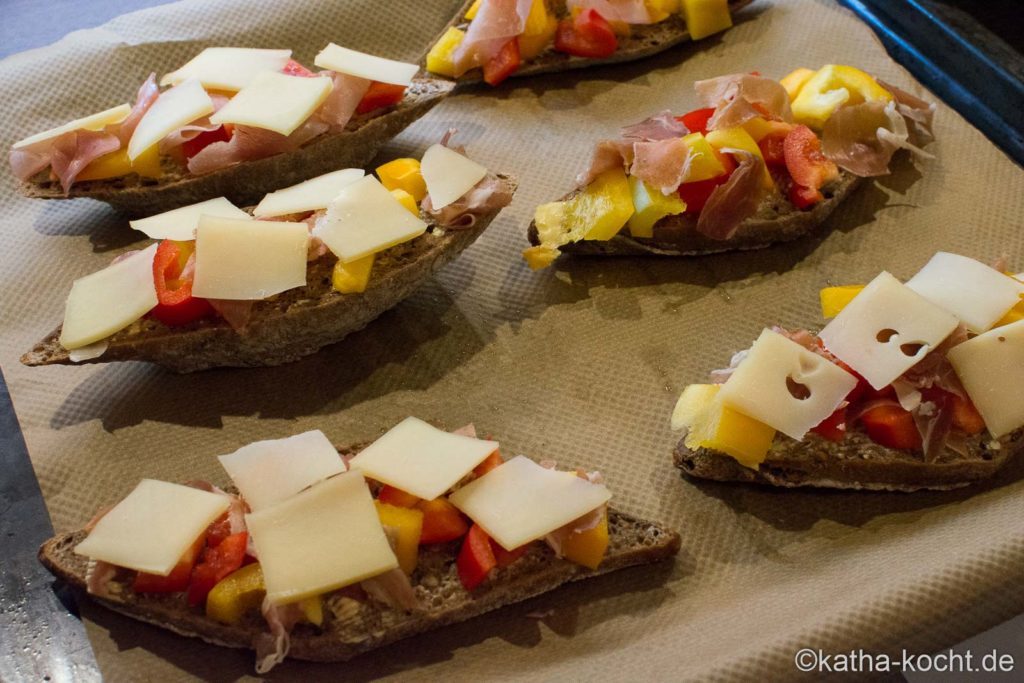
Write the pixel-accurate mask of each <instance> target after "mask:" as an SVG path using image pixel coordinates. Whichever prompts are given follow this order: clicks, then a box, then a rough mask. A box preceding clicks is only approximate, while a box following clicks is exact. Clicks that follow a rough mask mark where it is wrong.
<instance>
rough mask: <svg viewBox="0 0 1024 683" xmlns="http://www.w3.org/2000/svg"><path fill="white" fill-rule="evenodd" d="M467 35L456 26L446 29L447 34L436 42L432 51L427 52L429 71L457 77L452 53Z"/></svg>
mask: <svg viewBox="0 0 1024 683" xmlns="http://www.w3.org/2000/svg"><path fill="white" fill-rule="evenodd" d="M465 37H466V32H465V31H462V30H459V29H457V28H455V27H454V26H452V27H451V28H449V29H448V30H447V31H445V34H444V35H443V36H441V38H440V39H439V40H438V41H437V42H436V43H434V46H433V47H432V48H430V52H428V53H427V71H430V72H432V73H435V74H440V75H441V76H448V77H449V78H455V62H454V61H453V60H452V53H453V52H455V48H457V47H458V46H459V45H460V44H461V43H462V39H463V38H465Z"/></svg>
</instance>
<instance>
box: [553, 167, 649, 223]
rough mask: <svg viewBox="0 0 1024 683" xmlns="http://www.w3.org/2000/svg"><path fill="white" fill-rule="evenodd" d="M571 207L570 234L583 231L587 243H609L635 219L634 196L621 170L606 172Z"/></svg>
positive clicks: (580, 194) (573, 201)
mask: <svg viewBox="0 0 1024 683" xmlns="http://www.w3.org/2000/svg"><path fill="white" fill-rule="evenodd" d="M568 204H569V207H567V208H568V210H567V212H566V218H567V219H568V222H569V225H570V228H569V232H570V233H576V232H577V231H579V230H583V231H585V232H584V233H583V239H585V240H599V241H605V240H610V239H611V238H613V237H615V235H617V234H618V233H619V231H620V230H622V227H623V226H624V225H625V224H626V221H628V220H629V217H630V216H632V215H633V193H632V192H630V190H629V181H628V180H626V172H625V171H624V170H622V169H621V168H613V169H611V170H609V171H605V172H604V173H602V174H600V175H598V176H597V178H595V179H594V181H593V182H591V183H590V184H589V185H587V186H586V187H585V188H583V191H582V192H580V193H579V194H577V195H576V196H575V197H573V198H572V199H570V200H569V201H568Z"/></svg>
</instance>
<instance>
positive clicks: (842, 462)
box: [673, 429, 1024, 492]
mask: <svg viewBox="0 0 1024 683" xmlns="http://www.w3.org/2000/svg"><path fill="white" fill-rule="evenodd" d="M683 441H684V440H682V439H681V440H680V441H679V443H678V444H677V445H676V448H675V452H674V454H673V461H674V462H675V466H676V467H678V468H679V469H680V470H682V471H683V472H685V473H686V474H688V475H690V476H692V477H698V478H701V479H713V480H715V481H740V482H749V483H755V484H771V485H772V486H785V487H788V488H793V487H797V486H816V487H822V488H837V489H866V490H874V491H906V492H911V491H919V490H922V489H938V490H947V489H955V488H960V487H963V486H968V485H969V484H973V483H975V482H977V481H981V480H982V479H987V478H989V477H991V476H993V475H994V474H995V473H996V472H998V471H999V469H1000V468H1002V467H1003V466H1004V465H1006V463H1008V462H1009V461H1010V460H1012V459H1013V458H1015V457H1017V456H1019V455H1020V454H1021V452H1024V429H1018V430H1016V431H1014V432H1012V433H1010V434H1008V435H1006V436H1003V437H1001V438H1000V439H998V440H996V441H993V440H992V439H991V437H988V436H987V435H984V434H980V435H975V436H972V437H970V438H968V439H967V443H966V451H967V454H966V455H962V454H960V453H957V452H955V451H953V450H951V449H949V448H947V449H946V450H945V451H944V452H943V453H942V454H941V455H940V456H939V457H938V458H936V459H935V460H933V461H930V462H928V461H925V459H924V455H923V454H922V453H920V452H914V451H907V450H895V449H892V448H886V447H884V446H880V445H879V444H877V443H875V442H874V441H872V440H871V439H870V438H868V436H867V435H866V434H864V433H863V432H860V431H851V432H849V433H848V434H847V435H846V438H845V439H843V441H841V442H838V443H837V442H834V441H829V440H827V439H823V438H821V437H819V436H818V435H816V434H808V435H807V436H805V437H804V440H803V441H796V440H795V439H791V438H789V437H787V436H784V435H781V434H780V435H777V436H776V438H775V441H774V443H772V447H771V449H770V450H769V451H768V456H767V457H766V458H765V461H764V462H762V463H761V465H760V466H759V467H758V469H756V470H753V469H750V468H748V467H744V466H743V465H741V464H740V463H739V462H737V461H736V460H735V459H734V458H732V457H730V456H728V455H725V454H724V453H721V452H718V451H713V450H709V449H707V448H698V449H697V450H691V449H689V448H687V447H686V444H685V443H684V442H683Z"/></svg>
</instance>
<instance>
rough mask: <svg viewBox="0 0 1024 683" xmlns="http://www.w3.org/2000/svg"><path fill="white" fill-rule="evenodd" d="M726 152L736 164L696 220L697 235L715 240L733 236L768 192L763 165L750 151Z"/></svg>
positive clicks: (755, 210)
mask: <svg viewBox="0 0 1024 683" xmlns="http://www.w3.org/2000/svg"><path fill="white" fill-rule="evenodd" d="M729 152H730V153H731V154H732V155H733V157H734V158H735V159H736V161H737V162H739V165H738V166H737V167H736V170H735V171H733V172H732V175H731V176H729V179H728V180H727V181H725V183H724V184H722V185H719V186H718V187H716V188H715V189H714V191H713V192H712V193H711V196H710V197H709V198H708V201H707V203H706V204H705V205H704V208H703V210H701V212H700V217H699V218H698V219H697V232H699V233H700V234H702V235H706V236H708V237H710V238H711V239H716V240H727V239H729V238H730V237H732V236H733V235H734V234H736V230H738V229H739V227H740V224H741V223H743V221H745V220H746V219H748V218H750V217H751V216H753V215H754V214H755V213H757V207H758V206H760V204H761V200H762V199H763V198H764V196H765V193H766V192H767V190H766V188H765V186H764V183H763V182H762V178H763V177H764V162H763V161H761V160H760V159H759V158H757V157H755V156H754V155H753V154H751V153H749V152H744V151H742V150H729Z"/></svg>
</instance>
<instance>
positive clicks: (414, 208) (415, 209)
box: [391, 187, 420, 218]
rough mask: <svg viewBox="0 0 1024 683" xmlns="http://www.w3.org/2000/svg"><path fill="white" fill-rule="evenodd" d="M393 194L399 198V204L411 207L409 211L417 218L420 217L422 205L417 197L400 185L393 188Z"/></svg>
mask: <svg viewBox="0 0 1024 683" xmlns="http://www.w3.org/2000/svg"><path fill="white" fill-rule="evenodd" d="M391 196H392V197H394V198H395V199H397V200H398V203H399V204H401V205H402V206H404V207H405V208H407V209H409V213H411V214H412V215H413V216H416V217H417V218H418V217H419V215H420V207H419V205H418V204H417V203H416V198H415V197H413V196H412V195H411V194H409V193H408V192H406V191H405V190H403V189H402V188H400V187H396V188H395V189H393V190H391Z"/></svg>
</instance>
